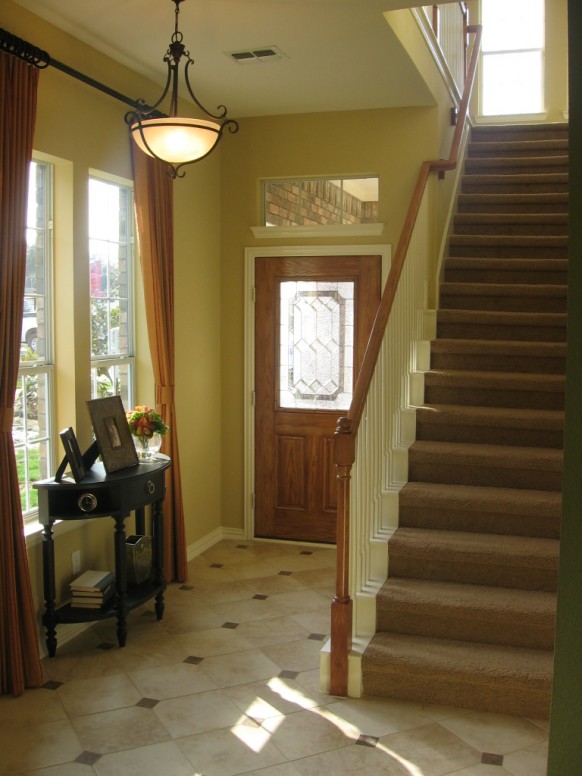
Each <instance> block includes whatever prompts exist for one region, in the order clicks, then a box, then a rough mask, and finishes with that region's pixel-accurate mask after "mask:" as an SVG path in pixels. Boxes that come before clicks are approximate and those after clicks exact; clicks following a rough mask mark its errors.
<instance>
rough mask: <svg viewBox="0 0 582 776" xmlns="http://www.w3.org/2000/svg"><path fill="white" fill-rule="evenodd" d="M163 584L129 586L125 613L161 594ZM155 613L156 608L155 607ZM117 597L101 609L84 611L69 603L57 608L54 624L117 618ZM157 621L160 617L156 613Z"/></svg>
mask: <svg viewBox="0 0 582 776" xmlns="http://www.w3.org/2000/svg"><path fill="white" fill-rule="evenodd" d="M165 587H166V586H165V584H154V583H153V582H149V581H146V582H142V583H141V584H139V585H130V586H129V587H128V588H127V593H126V597H125V611H126V612H130V611H131V610H132V609H135V608H136V607H138V606H141V604H145V603H146V602H147V601H149V600H150V599H152V598H155V597H156V596H158V595H159V594H160V593H163V591H164V589H165ZM156 612H157V607H156ZM117 615H118V607H117V596H116V595H114V596H113V598H112V599H111V600H110V601H108V602H107V603H106V604H105V605H104V606H103V607H101V608H99V609H85V608H83V607H79V606H72V604H71V603H67V604H64V605H63V606H59V607H57V608H56V609H55V611H54V623H55V625H58V624H59V623H70V622H93V621H96V620H106V619H107V618H108V617H117ZM158 619H159V620H161V619H162V617H161V615H160V614H159V613H158Z"/></svg>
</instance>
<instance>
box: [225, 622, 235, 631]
mask: <svg viewBox="0 0 582 776" xmlns="http://www.w3.org/2000/svg"><path fill="white" fill-rule="evenodd" d="M238 625H239V624H238V622H223V623H222V625H221V627H222V628H229V629H230V630H234V629H235V628H238Z"/></svg>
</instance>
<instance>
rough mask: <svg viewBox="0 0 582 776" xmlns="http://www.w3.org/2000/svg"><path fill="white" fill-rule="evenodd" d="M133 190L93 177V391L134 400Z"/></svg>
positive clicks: (99, 395)
mask: <svg viewBox="0 0 582 776" xmlns="http://www.w3.org/2000/svg"><path fill="white" fill-rule="evenodd" d="M133 245H134V229H133V191H132V189H131V187H130V186H126V185H122V184H119V183H116V182H111V181H108V180H102V179H99V178H94V177H92V178H90V180H89V262H90V298H91V396H92V398H94V399H98V398H104V397H106V396H113V395H115V394H119V395H120V396H121V399H122V401H123V403H124V405H125V406H126V407H128V408H129V407H130V406H131V405H132V404H133V369H134V350H133V338H134V326H133Z"/></svg>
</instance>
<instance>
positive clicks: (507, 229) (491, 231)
mask: <svg viewBox="0 0 582 776" xmlns="http://www.w3.org/2000/svg"><path fill="white" fill-rule="evenodd" d="M454 233H455V234H459V235H461V234H462V235H496V234H506V235H510V236H516V237H519V236H524V237H531V236H532V235H538V236H540V237H564V236H565V235H567V234H568V224H553V223H549V224H540V223H537V224H518V223H513V222H512V223H501V222H500V223H498V224H493V223H490V222H489V221H483V222H481V223H480V222H478V221H471V222H465V221H462V222H457V223H455V225H454Z"/></svg>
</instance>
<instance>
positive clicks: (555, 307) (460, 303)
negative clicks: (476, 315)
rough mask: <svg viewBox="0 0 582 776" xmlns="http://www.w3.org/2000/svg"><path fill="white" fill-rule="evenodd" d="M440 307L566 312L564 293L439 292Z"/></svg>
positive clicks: (451, 308)
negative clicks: (544, 294)
mask: <svg viewBox="0 0 582 776" xmlns="http://www.w3.org/2000/svg"><path fill="white" fill-rule="evenodd" d="M440 308H441V309H443V310H488V311H491V310H504V311H506V312H515V313H519V312H522V313H523V312H532V313H534V312H537V311H538V310H543V311H544V312H546V313H566V310H567V308H566V295H565V294H564V296H556V295H553V296H541V295H539V294H536V295H535V296H534V295H533V294H532V295H528V294H526V293H520V294H515V295H513V296H510V295H509V294H503V295H502V294H498V295H495V296H494V295H492V294H479V293H477V292H475V293H468V294H461V293H454V294H452V293H447V292H446V291H443V292H441V297H440Z"/></svg>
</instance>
